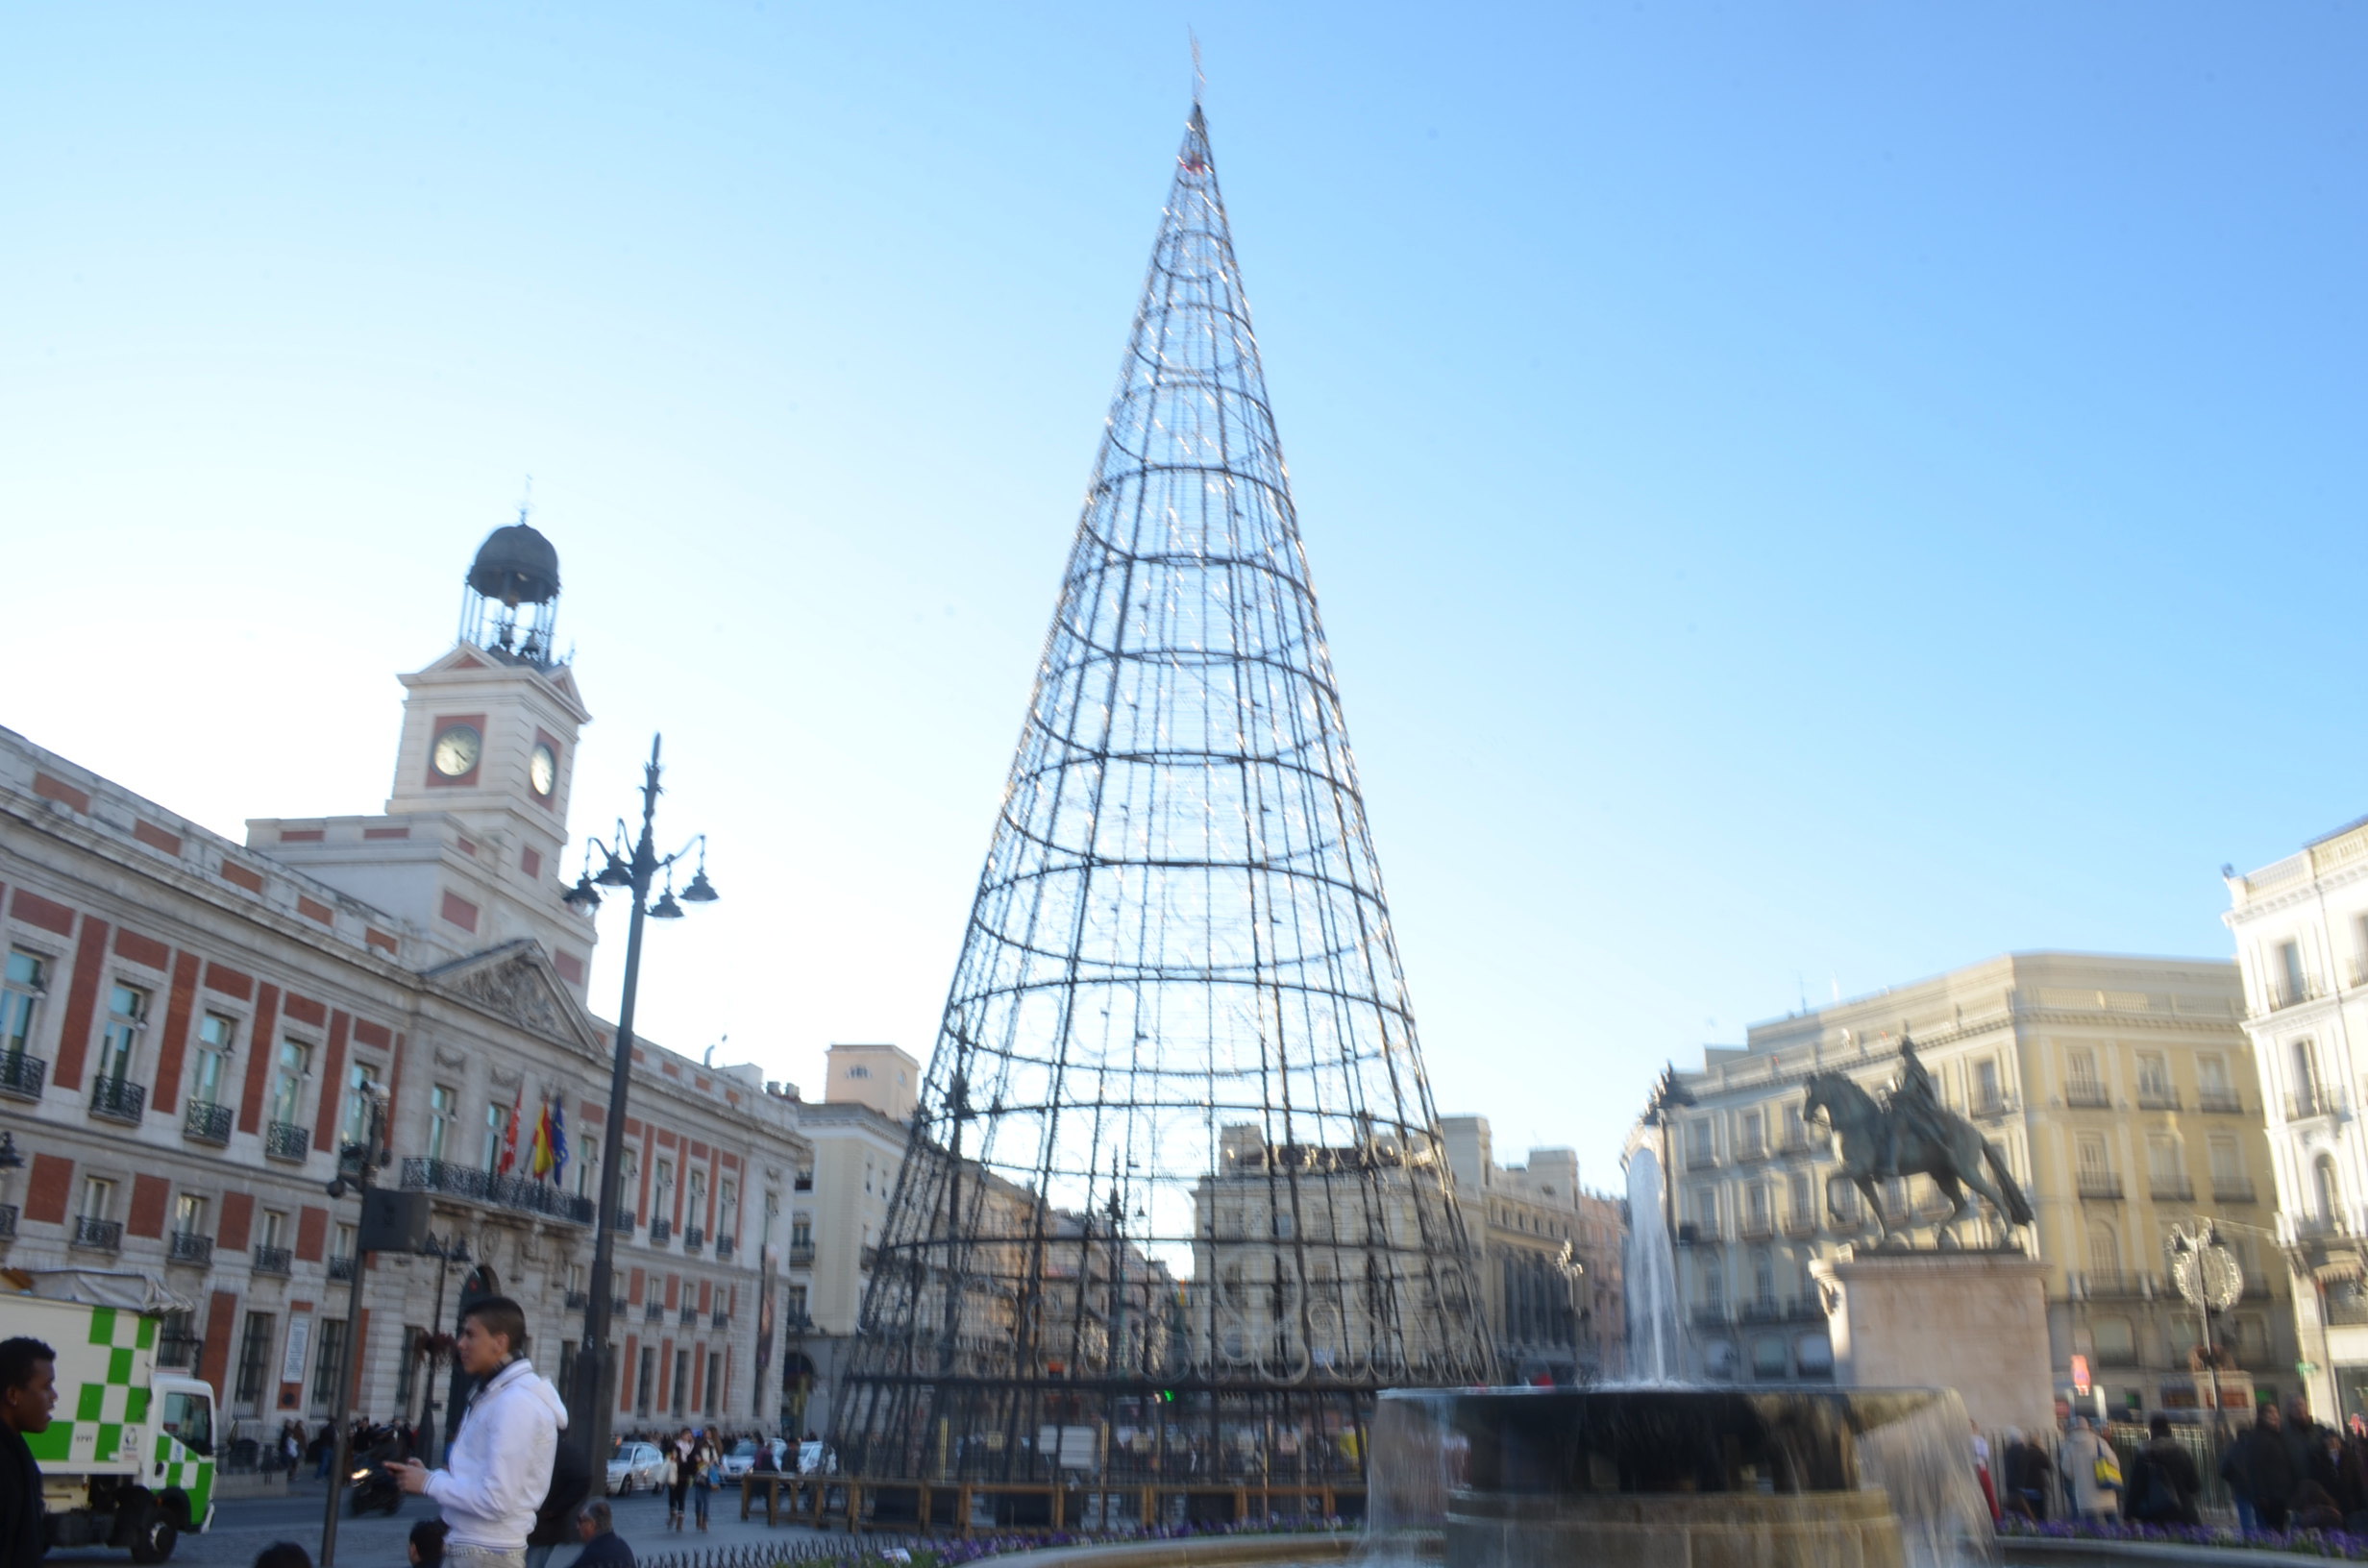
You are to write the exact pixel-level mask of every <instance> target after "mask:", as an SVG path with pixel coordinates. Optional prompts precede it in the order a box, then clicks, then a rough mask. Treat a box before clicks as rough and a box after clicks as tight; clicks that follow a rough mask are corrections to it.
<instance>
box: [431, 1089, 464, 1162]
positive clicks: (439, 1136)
mask: <svg viewBox="0 0 2368 1568" xmlns="http://www.w3.org/2000/svg"><path fill="white" fill-rule="evenodd" d="M459 1121H460V1091H459V1090H456V1089H455V1088H453V1086H452V1085H450V1084H436V1085H434V1086H432V1087H431V1088H430V1089H429V1090H428V1158H429V1159H431V1160H438V1161H441V1160H448V1159H450V1158H452V1156H451V1154H450V1152H449V1151H450V1150H451V1148H452V1142H453V1128H454V1127H456V1125H458V1124H459Z"/></svg>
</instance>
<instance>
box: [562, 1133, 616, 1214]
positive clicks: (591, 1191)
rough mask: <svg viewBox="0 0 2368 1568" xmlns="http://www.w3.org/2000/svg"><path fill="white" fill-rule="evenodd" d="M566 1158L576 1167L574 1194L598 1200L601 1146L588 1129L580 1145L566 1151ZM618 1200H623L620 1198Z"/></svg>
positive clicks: (596, 1201) (599, 1193) (599, 1192)
mask: <svg viewBox="0 0 2368 1568" xmlns="http://www.w3.org/2000/svg"><path fill="white" fill-rule="evenodd" d="M568 1159H569V1162H570V1163H571V1164H574V1165H575V1167H576V1196H578V1197H580V1198H589V1199H591V1200H592V1201H593V1202H594V1203H598V1202H600V1201H601V1178H600V1172H601V1146H600V1144H599V1143H598V1142H597V1141H596V1140H595V1139H593V1137H592V1135H591V1133H590V1132H589V1130H587V1131H586V1132H585V1134H584V1141H583V1143H582V1145H581V1146H580V1148H571V1149H570V1150H569V1151H568ZM619 1201H620V1202H623V1201H625V1200H624V1199H620V1200H619Z"/></svg>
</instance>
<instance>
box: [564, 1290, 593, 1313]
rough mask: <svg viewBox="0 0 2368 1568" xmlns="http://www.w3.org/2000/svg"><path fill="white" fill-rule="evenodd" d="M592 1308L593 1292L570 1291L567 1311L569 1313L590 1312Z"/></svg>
mask: <svg viewBox="0 0 2368 1568" xmlns="http://www.w3.org/2000/svg"><path fill="white" fill-rule="evenodd" d="M591 1306H592V1292H591V1291H589V1290H570V1291H569V1292H568V1293H567V1310H568V1311H571V1312H580V1311H588V1310H589V1309H590V1308H591Z"/></svg>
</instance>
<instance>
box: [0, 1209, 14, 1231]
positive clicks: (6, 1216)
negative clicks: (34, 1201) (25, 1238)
mask: <svg viewBox="0 0 2368 1568" xmlns="http://www.w3.org/2000/svg"><path fill="white" fill-rule="evenodd" d="M15 1234H16V1205H14V1204H12V1203H0V1237H9V1236H14V1235H15Z"/></svg>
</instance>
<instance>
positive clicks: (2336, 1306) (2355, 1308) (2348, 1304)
mask: <svg viewBox="0 0 2368 1568" xmlns="http://www.w3.org/2000/svg"><path fill="white" fill-rule="evenodd" d="M2327 1321H2328V1324H2329V1326H2330V1327H2332V1328H2338V1329H2350V1328H2357V1327H2358V1326H2359V1325H2361V1324H2363V1323H2368V1291H2361V1290H2358V1289H2350V1290H2337V1289H2331V1290H2329V1291H2328V1292H2327Z"/></svg>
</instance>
